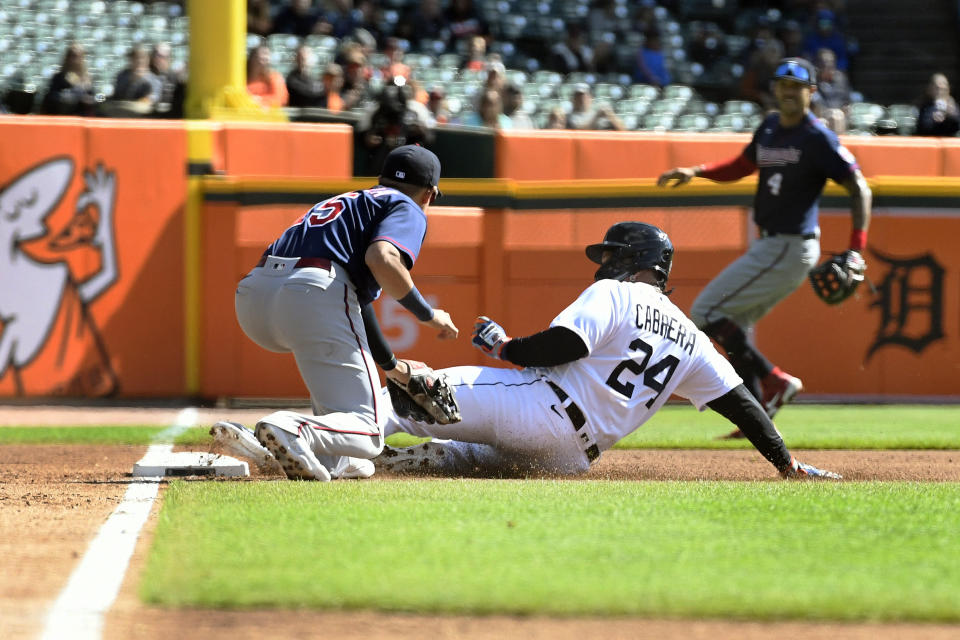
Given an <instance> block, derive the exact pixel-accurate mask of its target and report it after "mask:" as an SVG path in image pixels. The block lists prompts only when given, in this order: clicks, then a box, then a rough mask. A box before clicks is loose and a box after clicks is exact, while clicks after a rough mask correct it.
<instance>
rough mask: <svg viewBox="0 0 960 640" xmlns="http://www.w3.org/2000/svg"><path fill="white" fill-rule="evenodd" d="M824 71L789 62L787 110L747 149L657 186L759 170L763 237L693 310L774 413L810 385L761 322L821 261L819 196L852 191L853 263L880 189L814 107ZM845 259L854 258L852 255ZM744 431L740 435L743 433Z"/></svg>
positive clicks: (785, 64)
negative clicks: (764, 343) (779, 361)
mask: <svg viewBox="0 0 960 640" xmlns="http://www.w3.org/2000/svg"><path fill="white" fill-rule="evenodd" d="M816 85H817V74H816V70H815V69H814V67H813V65H812V64H811V63H810V62H809V61H807V60H804V59H802V58H785V59H783V60H781V61H780V64H779V65H778V66H777V68H776V70H775V71H774V87H773V91H774V96H775V97H776V100H777V104H778V106H779V112H773V113H771V114H769V115H768V116H767V117H766V118H764V120H763V122H762V123H761V124H760V126H759V127H758V128H757V130H756V131H755V132H754V134H753V139H752V140H751V141H750V143H749V144H748V145H747V146H746V148H744V150H743V152H742V153H741V154H740V155H738V156H736V157H735V158H732V159H730V160H726V161H722V162H715V163H711V164H705V165H700V166H696V167H677V168H674V169H671V170H669V171H666V172H664V173H663V174H662V175H661V176H660V178H659V180H658V181H657V184H658V185H660V186H666V185H668V184H670V183H671V182H673V183H674V186H675V187H676V186H680V185H683V184H686V183H688V182H689V181H690V180H691V179H693V178H694V177H698V176H699V177H703V178H707V179H710V180H714V181H717V182H732V181H735V180H739V179H740V178H743V177H745V176H748V175H750V174H752V173H753V172H754V171H757V170H758V169H759V172H760V176H759V179H758V181H757V191H756V196H755V197H754V202H753V221H754V223H755V224H756V226H757V229H758V231H759V237H758V238H756V239H755V240H754V241H753V242H752V243H751V244H750V247H749V249H748V250H747V252H746V253H745V254H744V255H742V256H740V257H739V258H738V259H737V260H735V261H734V262H733V263H731V264H730V265H729V266H727V268H726V269H724V270H723V271H722V272H721V273H720V274H719V275H718V276H717V277H715V278H714V279H713V280H712V281H711V282H710V283H709V284H708V285H707V286H706V287H705V288H704V290H703V291H702V292H700V295H699V296H697V298H696V300H694V302H693V306H692V307H691V309H690V317H691V318H692V319H693V321H694V322H695V323H696V325H697V327H699V328H701V329H702V330H703V331H704V332H705V333H706V334H707V335H708V336H710V337H711V338H713V339H714V340H715V341H716V342H717V343H718V344H719V345H720V346H721V347H722V348H723V349H724V350H725V351H726V353H727V357H728V358H730V361H731V364H733V367H734V369H735V370H736V372H737V373H738V374H740V377H741V378H743V381H744V384H745V385H746V387H747V388H748V389H749V390H750V391H751V392H752V393H753V395H754V396H755V397H756V398H757V399H758V400H759V401H760V403H761V404H762V405H763V407H764V408H765V409H766V411H767V414H768V415H769V416H770V417H771V418H772V417H773V416H774V415H775V414H776V413H777V411H779V409H780V408H781V407H782V406H783V405H784V404H785V403H787V402H790V401H791V400H792V399H793V398H794V396H796V394H797V393H798V392H800V391H802V390H803V383H802V382H801V381H800V379H799V378H797V377H795V376H792V375H790V374H788V373H786V372H784V371H783V370H781V369H780V367H777V366H774V365H773V363H771V362H770V361H769V360H767V358H766V357H765V356H764V355H763V354H762V353H761V352H760V350H759V349H758V348H757V347H756V345H755V344H753V340H752V337H751V336H752V333H753V327H754V325H756V323H757V322H758V321H759V320H760V318H762V317H763V316H765V315H766V314H767V313H769V312H770V311H771V310H772V309H773V307H774V306H776V305H777V304H778V303H779V302H780V301H781V300H783V299H784V298H786V297H787V296H788V295H790V294H791V293H792V292H793V291H794V290H795V289H796V288H797V287H798V286H800V284H801V283H802V282H804V281H805V280H806V279H807V275H808V272H809V271H810V269H811V268H813V267H814V266H816V264H817V261H818V260H819V258H820V225H819V201H820V195H821V193H822V192H823V187H824V185H825V184H826V181H827V180H828V179H829V180H833V181H834V182H837V183H838V184H840V185H841V186H843V187H844V188H845V189H846V190H847V192H848V193H849V194H850V197H851V208H850V211H851V218H852V222H853V224H852V227H853V228H852V230H851V234H850V244H849V246H850V249H849V251H848V254H849V258H850V259H851V260H859V261H861V262H862V260H863V259H862V257H861V256H860V253H862V252H863V250H864V248H865V247H866V244H867V227H868V225H869V223H870V205H871V199H872V195H871V192H870V187H869V186H868V185H867V182H866V180H865V179H864V177H863V174H861V173H860V168H859V166H858V165H857V161H856V159H855V158H854V157H853V155H852V154H851V153H850V152H849V151H848V150H847V149H846V148H844V147H843V145H841V144H840V141H839V140H838V138H837V136H836V134H834V133H833V132H832V131H830V130H829V129H828V128H827V127H826V126H825V125H824V124H823V123H822V122H820V121H819V120H818V119H817V118H816V117H815V116H814V115H813V114H812V113H811V112H810V101H811V97H812V95H813V93H814V91H816ZM845 257H847V254H845ZM735 433H736V432H735Z"/></svg>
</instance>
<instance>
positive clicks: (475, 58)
mask: <svg viewBox="0 0 960 640" xmlns="http://www.w3.org/2000/svg"><path fill="white" fill-rule="evenodd" d="M462 68H463V69H465V70H467V71H483V70H484V69H486V68H487V39H486V38H484V37H483V36H473V37H472V38H470V47H469V49H468V50H467V57H466V60H465V61H464V63H463V67H462Z"/></svg>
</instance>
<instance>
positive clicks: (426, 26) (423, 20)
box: [397, 0, 450, 43]
mask: <svg viewBox="0 0 960 640" xmlns="http://www.w3.org/2000/svg"><path fill="white" fill-rule="evenodd" d="M397 36H398V37H401V38H404V39H406V40H409V41H410V42H419V41H421V40H438V41H441V42H443V43H446V42H448V41H449V40H450V27H449V26H448V25H447V18H446V16H444V15H443V9H442V8H441V7H440V0H420V4H419V5H418V6H417V7H416V8H415V9H413V11H411V12H408V13H407V15H406V16H405V17H404V19H403V20H401V21H400V24H398V25H397Z"/></svg>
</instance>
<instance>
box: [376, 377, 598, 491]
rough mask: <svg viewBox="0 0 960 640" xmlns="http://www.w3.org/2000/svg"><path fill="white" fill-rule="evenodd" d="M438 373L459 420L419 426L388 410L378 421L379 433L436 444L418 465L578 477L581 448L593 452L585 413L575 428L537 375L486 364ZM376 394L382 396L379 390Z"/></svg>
mask: <svg viewBox="0 0 960 640" xmlns="http://www.w3.org/2000/svg"><path fill="white" fill-rule="evenodd" d="M438 372H439V373H444V374H446V375H447V380H448V382H449V383H450V384H451V385H452V386H453V388H454V389H455V391H456V397H457V402H458V403H459V405H460V413H461V414H462V416H463V421H462V422H458V423H456V424H448V425H443V424H425V423H423V422H415V421H413V420H408V419H404V418H400V417H398V416H397V415H396V413H395V412H393V411H392V410H391V411H389V412H388V413H387V414H386V418H387V419H386V422H385V424H384V434H385V435H390V434H392V433H395V432H397V431H403V432H406V433H409V434H411V435H415V436H421V437H430V438H436V439H439V440H440V441H439V442H437V443H436V444H437V445H438V446H440V447H442V450H443V454H442V455H441V456H439V457H434V456H431V457H429V458H425V459H424V460H425V462H424V467H427V468H429V469H430V470H433V471H437V472H441V473H449V474H456V475H463V474H468V475H469V474H474V473H479V474H482V475H527V474H535V473H552V474H578V473H584V472H586V471H587V470H588V469H589V468H590V459H589V458H588V456H587V450H588V449H590V447H591V446H593V447H594V449H593V450H594V451H597V450H596V439H595V438H594V437H593V435H592V434H591V429H590V416H586V418H587V422H586V424H585V425H583V426H582V427H581V429H580V430H579V431H577V430H576V429H575V428H574V425H573V423H572V421H571V419H570V417H569V416H568V414H567V412H566V410H565V408H564V407H563V405H562V403H561V401H560V399H559V398H558V397H557V395H556V393H555V392H554V391H553V390H552V389H551V387H550V386H549V384H548V382H547V378H546V377H544V376H543V375H542V374H541V373H538V372H537V371H536V370H534V369H523V370H517V369H501V368H493V367H451V368H449V369H441V370H439V371H438ZM382 397H383V400H384V401H387V399H388V398H389V395H388V394H387V392H386V389H384V391H383V393H382ZM431 446H432V445H431Z"/></svg>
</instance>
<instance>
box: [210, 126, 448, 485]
mask: <svg viewBox="0 0 960 640" xmlns="http://www.w3.org/2000/svg"><path fill="white" fill-rule="evenodd" d="M439 179H440V160H439V159H437V156H436V155H434V154H433V153H432V152H430V151H428V150H427V149H425V148H423V147H420V146H416V145H405V146H402V147H398V148H396V149H394V150H393V151H391V152H390V154H389V155H387V157H386V160H385V161H384V164H383V170H382V172H381V174H380V178H379V184H378V185H377V186H374V187H372V188H369V189H363V190H360V191H350V192H347V193H341V194H339V195H336V196H333V197H332V198H328V199H326V200H324V201H323V202H320V203H318V204H316V205H314V206H313V207H312V208H311V209H310V210H309V211H307V212H306V213H304V214H303V215H302V216H300V218H298V219H297V220H296V221H294V223H293V224H292V225H290V226H289V227H288V228H287V229H286V231H284V232H283V233H282V234H280V237H279V238H277V239H276V240H275V241H274V242H273V243H272V244H271V245H270V246H269V247H267V249H266V251H264V252H263V256H262V257H261V258H260V261H259V262H258V263H257V265H256V266H255V267H254V268H253V269H252V270H251V271H250V272H249V273H248V274H247V275H246V276H245V277H244V278H243V279H242V280H241V281H240V284H239V285H238V286H237V291H236V297H235V303H236V312H237V320H238V321H239V323H240V327H241V328H242V329H243V331H244V333H246V334H247V336H248V337H249V338H250V339H251V340H253V341H254V342H255V343H257V344H258V345H259V346H261V347H263V348H264V349H266V350H268V351H272V352H275V353H292V354H293V356H294V358H295V360H296V363H297V368H298V369H299V370H300V376H301V378H302V379H303V382H304V383H305V385H306V387H307V390H308V391H309V392H310V401H311V403H312V405H313V415H301V414H298V413H294V412H291V411H278V412H276V413H273V414H271V415H269V416H266V417H265V418H263V419H262V420H260V421H259V422H258V423H257V426H256V431H255V436H256V439H257V440H258V441H259V442H260V444H261V445H263V446H264V447H266V448H267V449H268V450H269V451H270V453H271V454H273V456H274V457H275V458H276V459H277V461H278V462H279V463H280V465H281V466H282V467H283V469H284V471H285V472H286V474H287V476H288V477H290V478H291V479H295V478H300V479H308V480H330V479H331V478H336V477H367V476H369V475H372V474H373V465H372V463H370V461H369V459H370V458H372V457H374V456H376V455H377V454H378V453H380V451H381V449H382V448H383V433H382V430H381V424H382V419H383V412H384V407H383V406H382V399H380V378H379V374H378V373H377V370H376V366H377V365H379V367H380V369H381V370H382V371H384V373H385V375H386V376H387V377H388V378H391V379H394V380H397V381H398V382H401V383H405V382H406V380H407V379H409V376H410V370H411V368H413V367H412V365H411V364H410V362H409V361H407V360H397V358H396V356H394V354H393V352H392V351H391V349H390V345H389V344H387V341H386V340H385V339H384V337H383V334H382V333H381V331H380V328H379V325H378V324H377V318H376V315H375V314H374V311H373V308H372V306H371V304H372V303H373V301H374V300H375V299H376V298H377V297H379V295H380V293H381V291H385V292H386V293H387V295H389V296H390V297H392V298H394V299H396V300H397V301H398V302H399V303H400V305H401V306H403V307H404V308H405V309H406V310H407V311H409V312H410V313H411V314H413V316H414V317H415V318H416V319H417V320H419V321H420V324H421V325H423V326H424V327H425V328H428V329H432V330H434V331H436V332H437V333H438V337H440V338H444V339H453V338H456V337H457V334H458V330H457V327H456V325H454V323H453V321H452V320H451V319H450V315H449V314H448V313H447V312H446V311H444V310H442V309H435V308H433V306H432V305H431V304H429V303H428V302H427V301H426V300H425V299H424V297H423V296H422V295H421V294H420V292H419V291H418V290H417V287H416V285H415V284H414V282H413V279H412V278H411V276H410V269H411V268H412V267H413V265H414V262H416V260H417V256H418V255H419V253H420V247H421V245H422V243H423V239H424V236H425V235H426V232H427V215H426V212H427V210H428V209H429V207H430V205H431V204H432V203H433V202H434V201H435V200H436V199H437V198H438V197H440V195H441V193H440V190H439V188H438V186H437V183H438V181H439ZM415 364H417V363H415ZM264 375H266V376H269V375H270V372H269V371H265V372H264ZM215 428H217V429H219V430H220V431H221V432H224V433H225V434H226V435H228V436H230V437H233V438H235V439H238V440H241V441H250V440H251V436H252V435H254V434H251V433H250V430H249V429H246V428H245V427H243V426H242V425H238V424H235V423H229V422H220V423H217V425H215Z"/></svg>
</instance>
